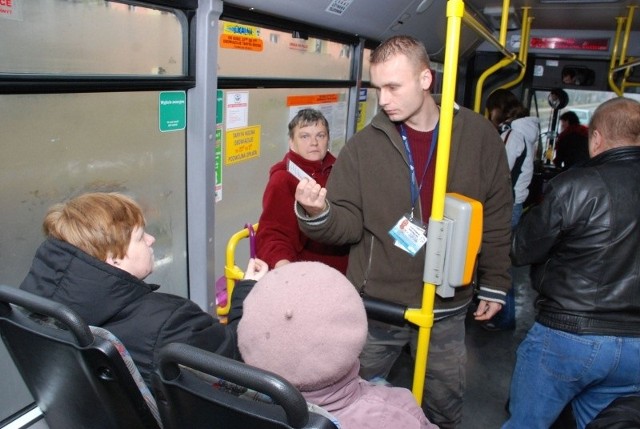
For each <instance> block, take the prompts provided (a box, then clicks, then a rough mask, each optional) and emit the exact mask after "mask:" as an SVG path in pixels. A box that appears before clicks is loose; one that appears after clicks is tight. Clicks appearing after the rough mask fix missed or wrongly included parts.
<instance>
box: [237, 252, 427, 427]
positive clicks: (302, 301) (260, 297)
mask: <svg viewBox="0 0 640 429" xmlns="http://www.w3.org/2000/svg"><path fill="white" fill-rule="evenodd" d="M366 338H367V315H366V313H365V309H364V304H363V302H362V299H361V298H360V296H359V295H358V292H357V291H356V290H355V289H354V288H353V286H352V285H351V283H350V282H349V280H347V278H346V277H345V276H344V275H343V274H341V273H340V272H339V271H337V270H336V269H334V268H331V267H329V266H328V265H325V264H323V263H320V262H294V263H290V264H287V265H283V266H281V267H279V268H276V269H274V270H273V271H270V272H268V273H267V274H266V275H265V276H264V277H263V278H262V279H260V280H259V281H258V282H257V283H256V284H255V286H254V287H253V289H252V291H251V292H250V293H249V295H248V296H247V298H246V299H245V301H244V311H243V316H242V319H241V320H240V323H239V325H238V347H239V349H240V354H241V356H242V359H243V360H244V361H245V362H246V363H248V364H249V365H253V366H255V367H258V368H262V369H264V370H267V371H271V372H273V373H276V374H278V375H280V376H282V377H284V378H285V379H287V380H288V381H289V382H290V383H291V384H293V385H294V386H295V387H296V388H297V389H298V390H300V392H301V393H302V395H303V396H304V398H305V399H306V400H307V402H309V403H311V404H314V405H317V406H320V407H322V408H323V409H324V410H326V411H328V412H329V413H331V414H332V415H333V416H335V417H336V418H337V420H338V421H339V424H340V427H341V428H342V429H363V428H371V429H377V428H379V429H387V428H392V427H394V428H396V427H397V428H403V429H411V428H421V429H437V428H438V427H437V426H435V425H434V424H432V423H430V422H429V421H428V420H427V418H426V416H425V415H424V412H423V411H422V409H421V408H420V407H419V406H418V404H417V402H416V400H415V398H414V397H413V395H412V394H411V392H410V391H409V390H408V389H405V388H400V387H391V386H383V385H376V384H372V383H370V382H368V381H365V380H364V379H362V378H360V376H359V375H358V370H359V369H360V361H359V358H358V356H359V355H360V352H361V351H362V348H363V347H364V344H365V341H366Z"/></svg>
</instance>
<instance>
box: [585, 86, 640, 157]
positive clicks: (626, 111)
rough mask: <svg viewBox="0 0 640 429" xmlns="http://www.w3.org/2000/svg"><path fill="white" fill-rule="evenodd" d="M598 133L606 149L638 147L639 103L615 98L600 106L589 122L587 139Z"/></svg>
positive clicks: (623, 98)
mask: <svg viewBox="0 0 640 429" xmlns="http://www.w3.org/2000/svg"><path fill="white" fill-rule="evenodd" d="M595 131H598V132H600V134H601V135H602V137H603V138H604V139H605V142H606V144H607V147H608V148H614V147H621V146H640V103H638V102H637V101H636V100H633V99H630V98H625V97H616V98H612V99H610V100H607V101H605V102H604V103H602V104H600V105H599V106H598V107H597V108H596V110H595V111H594V112H593V116H591V122H589V137H591V136H592V135H593V133H594V132H595Z"/></svg>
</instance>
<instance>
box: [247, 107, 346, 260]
mask: <svg viewBox="0 0 640 429" xmlns="http://www.w3.org/2000/svg"><path fill="white" fill-rule="evenodd" d="M329 141H330V138H329V122H328V121H327V119H326V118H325V117H324V115H323V114H322V113H321V112H319V111H317V110H314V109H302V110H300V111H299V112H298V113H297V114H296V115H295V116H294V117H293V119H292V120H291V122H289V152H287V154H286V155H285V156H284V159H283V160H282V161H280V162H278V163H276V164H275V165H274V166H273V167H271V170H270V171H269V182H268V183H267V187H266V189H265V191H264V195H263V197H262V215H261V216H260V220H259V225H258V232H257V234H256V250H257V256H258V257H259V258H260V259H262V260H263V261H265V262H266V263H267V264H269V267H270V268H276V267H279V266H281V265H284V264H286V263H289V262H294V261H319V262H323V263H325V264H327V265H330V266H332V267H334V268H336V269H337V270H339V271H340V272H342V273H345V272H346V271H347V260H348V252H349V248H348V247H345V246H343V247H338V246H331V245H327V244H322V243H318V242H316V241H314V240H311V239H309V237H307V236H306V235H305V234H304V233H302V232H301V231H300V228H298V221H297V219H296V216H295V213H294V212H293V210H292V207H293V205H294V203H295V192H296V186H297V185H298V181H299V176H297V175H294V173H295V170H297V171H302V172H303V173H304V174H306V175H308V176H310V177H312V178H313V179H314V180H315V181H317V182H318V183H320V184H321V185H322V186H324V185H325V184H326V183H327V179H328V178H329V173H330V172H331V168H332V167H333V163H334V162H335V160H336V159H335V157H334V156H333V155H332V154H331V153H329V151H328V150H329ZM298 169H299V170H298ZM292 170H294V171H292Z"/></svg>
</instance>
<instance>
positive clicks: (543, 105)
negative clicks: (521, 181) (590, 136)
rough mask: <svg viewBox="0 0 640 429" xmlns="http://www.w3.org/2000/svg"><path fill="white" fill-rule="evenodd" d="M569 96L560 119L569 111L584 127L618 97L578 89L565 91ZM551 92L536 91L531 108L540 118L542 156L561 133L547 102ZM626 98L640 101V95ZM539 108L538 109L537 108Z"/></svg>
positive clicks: (628, 95)
mask: <svg viewBox="0 0 640 429" xmlns="http://www.w3.org/2000/svg"><path fill="white" fill-rule="evenodd" d="M564 91H565V92H566V93H567V95H568V96H569V102H568V104H567V105H566V106H565V107H564V108H563V109H561V110H560V111H559V112H558V115H557V117H558V118H559V117H560V115H562V114H563V113H564V112H567V111H569V110H571V111H573V112H575V113H576V115H578V118H579V119H580V123H581V124H582V125H586V126H588V125H589V120H590V119H591V116H592V115H593V111H594V110H595V109H596V107H598V106H599V105H600V104H601V103H603V102H604V101H607V100H609V99H611V98H615V97H617V95H616V94H615V93H613V92H608V91H585V90H577V89H566V88H565V89H564ZM549 93H550V91H541V90H536V91H534V93H533V97H534V100H533V103H532V108H531V114H532V115H537V116H538V117H539V118H540V141H541V143H542V147H541V148H540V149H541V150H539V151H538V152H537V154H538V155H539V156H538V158H539V157H540V156H542V154H544V153H545V151H546V149H547V145H548V142H549V141H551V140H553V139H555V137H556V136H557V134H558V133H559V132H560V130H559V124H557V123H556V124H553V123H552V120H553V109H552V108H551V107H550V106H549V103H548V101H547V99H548V96H549ZM625 97H629V98H633V99H636V100H638V101H640V94H633V93H627V94H625ZM536 106H537V108H536Z"/></svg>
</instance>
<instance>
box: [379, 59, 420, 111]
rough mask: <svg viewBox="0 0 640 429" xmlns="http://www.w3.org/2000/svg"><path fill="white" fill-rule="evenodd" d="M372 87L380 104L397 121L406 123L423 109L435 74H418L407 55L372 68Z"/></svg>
mask: <svg viewBox="0 0 640 429" xmlns="http://www.w3.org/2000/svg"><path fill="white" fill-rule="evenodd" d="M370 72H371V84H372V85H373V87H375V88H376V93H377V95H378V104H379V105H380V107H381V108H382V109H383V110H384V111H385V113H386V114H387V116H388V117H389V119H390V120H391V121H393V122H404V121H406V120H407V119H409V118H411V117H412V116H414V115H415V114H416V113H418V111H419V110H420V109H421V107H422V104H423V103H424V99H425V90H426V89H428V88H429V86H430V85H431V72H430V71H429V70H428V69H424V70H422V71H421V72H418V71H417V70H416V68H415V66H414V65H413V64H412V63H411V62H410V61H409V59H408V58H407V57H406V56H405V55H401V54H399V55H395V56H394V57H391V58H390V59H389V60H388V61H385V62H383V63H378V64H372V65H371V69H370Z"/></svg>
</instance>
